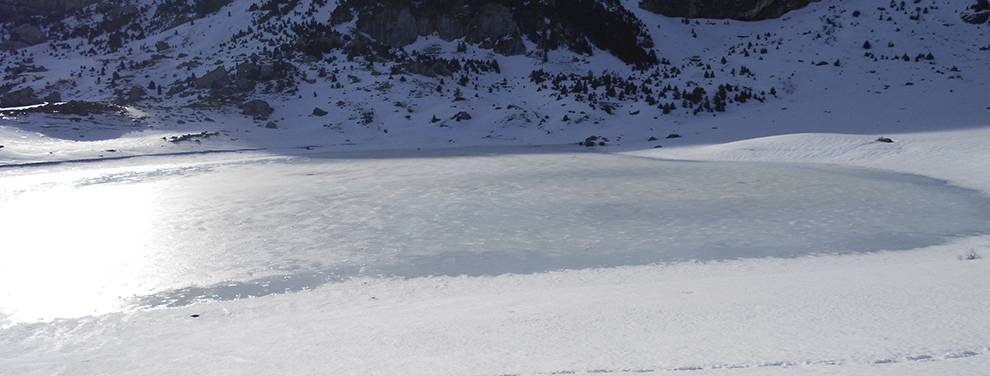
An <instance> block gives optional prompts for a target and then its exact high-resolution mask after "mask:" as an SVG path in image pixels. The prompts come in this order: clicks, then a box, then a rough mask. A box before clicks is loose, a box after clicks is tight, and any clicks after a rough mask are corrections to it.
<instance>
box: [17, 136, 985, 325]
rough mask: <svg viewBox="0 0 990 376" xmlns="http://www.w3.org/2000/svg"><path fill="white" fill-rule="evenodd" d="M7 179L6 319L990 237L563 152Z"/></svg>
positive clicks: (799, 187) (749, 172) (65, 167)
mask: <svg viewBox="0 0 990 376" xmlns="http://www.w3.org/2000/svg"><path fill="white" fill-rule="evenodd" d="M568 150H569V151H568ZM385 154H388V155H385ZM372 156H374V157H372ZM0 183H2V184H0V229H2V231H3V236H2V237H0V239H2V242H3V246H2V249H3V252H0V286H2V287H0V312H2V314H0V321H3V318H4V317H7V319H6V320H7V321H8V322H9V321H33V320H50V319H52V318H55V317H77V316H83V315H88V314H94V313H96V314H98V313H105V312H110V311H114V310H119V309H121V307H123V306H125V305H130V304H137V305H139V306H157V305H166V304H167V305H181V304H188V303H190V302H193V301H196V300H200V299H219V300H226V299H236V298H242V297H248V296H261V295H267V294H272V293H279V292H285V291H298V290H301V289H306V288H311V287H315V286H318V285H321V284H325V283H328V282H334V281H341V280H344V279H347V278H351V277H355V276H372V277H377V276H384V277H392V276H396V277H406V278H411V277H421V276H430V275H451V276H455V275H470V276H479V275H496V274H502V273H535V272H543V271H547V270H557V269H577V268H592V267H611V266H620V265H641V264H650V263H665V262H680V261H688V260H698V261H709V260H723V259H735V258H752V257H794V256H800V255H806V254H815V253H852V252H871V251H879V250H903V249H913V248H918V247H923V246H928V245H933V244H938V243H943V242H946V241H948V240H950V239H951V238H953V237H957V236H967V235H974V234H979V233H987V232H990V199H988V198H987V197H985V196H983V195H981V194H979V193H977V192H975V191H971V190H966V189H961V188H957V187H953V186H949V185H947V184H945V183H943V182H941V181H937V180H933V179H928V178H924V177H920V176H912V175H903V174H894V173H887V172H882V171H874V170H864V169H851V168H838V167H829V166H822V165H815V166H811V165H798V164H770V163H701V162H672V161H660V160H652V159H642V158H633V157H627V156H619V155H610V154H601V153H591V152H583V151H579V150H576V149H574V148H556V149H555V148H511V149H505V148H502V149H483V148H482V149H462V150H448V151H432V152H416V151H408V152H390V153H389V152H378V153H373V154H360V153H352V154H341V153H338V154H316V153H312V154H305V155H297V156H269V155H263V154H259V153H244V154H208V155H194V156H160V157H143V158H132V159H125V160H116V161H104V162H99V163H70V164H61V165H49V166H37V167H24V168H5V169H0Z"/></svg>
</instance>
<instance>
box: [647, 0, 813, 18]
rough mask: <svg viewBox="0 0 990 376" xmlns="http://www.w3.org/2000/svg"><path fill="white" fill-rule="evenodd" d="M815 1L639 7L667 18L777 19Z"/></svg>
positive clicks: (653, 0)
mask: <svg viewBox="0 0 990 376" xmlns="http://www.w3.org/2000/svg"><path fill="white" fill-rule="evenodd" d="M816 1H820V0H729V1H726V0H641V1H640V2H639V6H640V7H641V8H643V9H646V10H649V11H651V12H653V13H657V14H662V15H664V16H668V17H685V18H716V19H723V18H729V19H734V20H746V21H756V20H765V19H768V18H777V17H780V16H782V15H784V13H787V12H789V11H791V10H794V9H800V8H803V7H805V6H807V5H808V4H809V3H812V2H816Z"/></svg>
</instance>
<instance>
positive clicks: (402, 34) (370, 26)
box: [334, 0, 526, 55]
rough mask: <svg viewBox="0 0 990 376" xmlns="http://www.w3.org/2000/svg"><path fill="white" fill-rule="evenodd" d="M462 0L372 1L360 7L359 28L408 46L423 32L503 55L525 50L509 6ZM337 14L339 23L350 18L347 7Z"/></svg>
mask: <svg viewBox="0 0 990 376" xmlns="http://www.w3.org/2000/svg"><path fill="white" fill-rule="evenodd" d="M461 3H462V2H459V1H438V2H435V3H429V4H427V5H423V4H420V5H417V6H414V5H413V3H410V2H405V1H401V0H385V1H373V2H372V3H371V4H369V5H367V6H365V7H363V8H359V9H358V10H359V11H360V12H359V13H358V19H357V28H358V30H359V31H361V32H362V33H365V34H367V35H368V36H370V37H371V38H373V39H375V40H376V41H378V42H379V43H382V44H384V45H386V46H389V47H403V46H407V45H409V44H411V43H413V42H415V41H416V39H417V38H419V36H421V35H424V36H425V35H430V34H433V33H436V34H437V36H439V37H440V39H443V40H445V41H448V42H449V41H453V40H457V39H461V38H464V39H465V41H466V42H468V43H471V44H478V45H479V46H481V48H485V49H492V50H494V51H495V52H496V53H499V54H502V55H519V54H523V53H525V52H526V46H525V44H523V42H522V36H521V33H520V28H519V26H518V25H517V24H516V22H515V20H514V19H513V14H512V12H511V11H510V10H509V8H507V7H506V6H505V5H502V4H499V3H494V2H493V3H487V4H485V5H484V6H481V7H478V8H477V9H473V8H470V7H465V6H464V5H463V4H461ZM424 4H426V3H424ZM352 6H355V7H358V5H357V4H352ZM342 8H343V7H342ZM335 16H336V17H335V21H334V22H336V23H339V22H346V21H347V20H349V17H348V13H347V12H346V11H335Z"/></svg>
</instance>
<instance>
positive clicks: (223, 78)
mask: <svg viewBox="0 0 990 376" xmlns="http://www.w3.org/2000/svg"><path fill="white" fill-rule="evenodd" d="M229 82H230V76H228V75H227V69H225V68H224V67H223V66H219V67H217V68H216V69H214V70H212V71H210V73H207V74H204V75H203V77H200V78H197V79H196V81H195V83H194V84H193V85H194V86H195V87H196V88H197V89H210V88H219V87H223V86H224V85H227V84H228V83H229Z"/></svg>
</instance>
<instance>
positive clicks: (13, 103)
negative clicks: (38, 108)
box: [0, 87, 42, 107]
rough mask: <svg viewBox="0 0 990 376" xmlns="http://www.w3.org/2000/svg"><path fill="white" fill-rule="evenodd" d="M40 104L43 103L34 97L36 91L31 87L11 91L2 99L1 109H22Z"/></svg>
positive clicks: (0, 102)
mask: <svg viewBox="0 0 990 376" xmlns="http://www.w3.org/2000/svg"><path fill="white" fill-rule="evenodd" d="M39 103H42V101H41V100H40V99H38V97H36V96H35V95H34V89H32V88H30V87H26V88H23V89H21V90H17V91H11V92H9V93H6V94H4V95H3V97H2V98H0V107H20V106H28V105H32V104H39Z"/></svg>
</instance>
